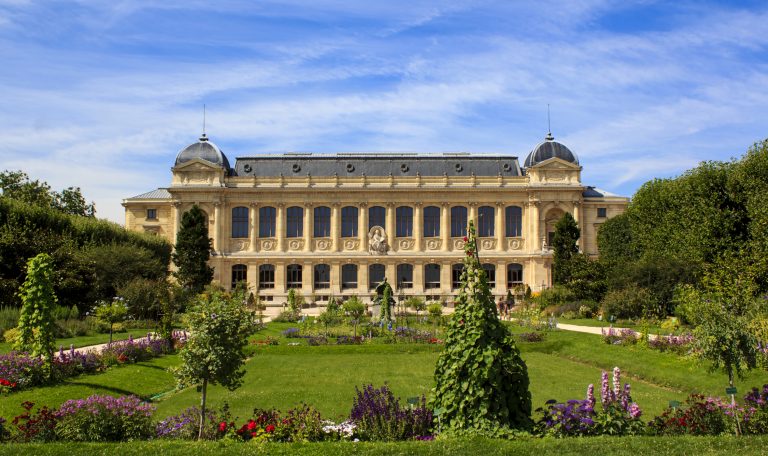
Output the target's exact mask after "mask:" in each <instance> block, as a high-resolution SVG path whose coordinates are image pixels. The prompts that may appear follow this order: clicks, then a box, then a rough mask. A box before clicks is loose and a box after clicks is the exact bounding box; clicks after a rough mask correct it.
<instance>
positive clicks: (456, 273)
mask: <svg viewBox="0 0 768 456" xmlns="http://www.w3.org/2000/svg"><path fill="white" fill-rule="evenodd" d="M463 272H464V265H463V264H454V265H452V266H451V287H452V288H453V289H454V290H456V289H458V288H461V274H462V273H463Z"/></svg>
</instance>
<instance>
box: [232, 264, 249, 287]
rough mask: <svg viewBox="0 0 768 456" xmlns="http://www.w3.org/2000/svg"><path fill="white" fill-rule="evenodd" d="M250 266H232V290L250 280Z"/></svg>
mask: <svg viewBox="0 0 768 456" xmlns="http://www.w3.org/2000/svg"><path fill="white" fill-rule="evenodd" d="M247 277H248V266H246V265H244V264H236V265H233V266H232V289H233V290H234V289H235V287H237V284H238V283H240V282H246V281H247V280H248V279H247Z"/></svg>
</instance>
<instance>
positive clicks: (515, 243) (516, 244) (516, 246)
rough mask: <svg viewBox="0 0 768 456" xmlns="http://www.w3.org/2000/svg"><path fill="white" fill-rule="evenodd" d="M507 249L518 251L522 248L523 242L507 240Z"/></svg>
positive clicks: (520, 240)
mask: <svg viewBox="0 0 768 456" xmlns="http://www.w3.org/2000/svg"><path fill="white" fill-rule="evenodd" d="M508 245H509V249H510V250H520V249H522V248H523V240H522V239H509V241H508Z"/></svg>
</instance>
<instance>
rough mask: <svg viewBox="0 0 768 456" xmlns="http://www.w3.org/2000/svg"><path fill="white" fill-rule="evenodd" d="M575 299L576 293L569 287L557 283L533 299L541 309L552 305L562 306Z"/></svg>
mask: <svg viewBox="0 0 768 456" xmlns="http://www.w3.org/2000/svg"><path fill="white" fill-rule="evenodd" d="M575 299H576V295H574V294H573V292H572V291H571V290H570V289H569V288H567V287H564V286H561V285H555V286H554V287H552V288H546V289H544V290H541V292H540V294H539V295H538V296H537V297H536V298H534V300H533V301H534V302H535V303H536V304H537V305H538V307H539V310H543V309H545V308H547V307H550V306H558V307H559V306H562V305H564V304H566V303H568V302H571V301H574V300H575Z"/></svg>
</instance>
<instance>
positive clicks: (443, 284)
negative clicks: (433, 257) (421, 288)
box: [440, 261, 451, 296]
mask: <svg viewBox="0 0 768 456" xmlns="http://www.w3.org/2000/svg"><path fill="white" fill-rule="evenodd" d="M440 294H443V295H448V296H450V295H451V262H450V261H443V262H442V263H440Z"/></svg>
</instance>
